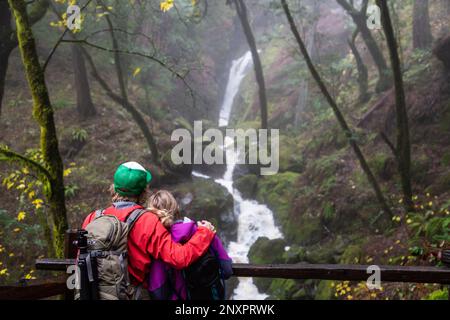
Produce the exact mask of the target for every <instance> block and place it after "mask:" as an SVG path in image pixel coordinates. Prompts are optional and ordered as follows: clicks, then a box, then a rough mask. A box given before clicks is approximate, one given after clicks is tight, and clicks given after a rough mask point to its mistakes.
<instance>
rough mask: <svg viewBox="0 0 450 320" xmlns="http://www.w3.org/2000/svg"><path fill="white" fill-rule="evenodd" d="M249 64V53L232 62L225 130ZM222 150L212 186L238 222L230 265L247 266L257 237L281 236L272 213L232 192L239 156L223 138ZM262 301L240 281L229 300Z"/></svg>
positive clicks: (250, 282) (231, 142)
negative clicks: (226, 195) (226, 197)
mask: <svg viewBox="0 0 450 320" xmlns="http://www.w3.org/2000/svg"><path fill="white" fill-rule="evenodd" d="M251 64H252V56H251V53H250V52H247V53H246V54H245V55H243V56H242V57H241V58H239V59H237V60H235V61H233V64H232V66H231V69H230V76H229V78H228V84H227V88H226V91H225V97H224V100H223V104H222V108H221V112H220V120H219V126H220V127H226V126H228V124H229V121H230V115H231V111H232V108H233V103H234V100H235V98H236V95H237V94H238V92H239V88H240V85H241V82H242V80H243V79H244V77H245V76H246V74H247V72H248V69H249V67H250V66H251ZM225 148H226V150H225V153H226V161H227V170H226V172H225V175H224V176H223V178H222V179H217V180H216V182H217V183H218V184H220V185H222V186H224V187H225V188H226V189H227V190H228V191H229V192H230V194H231V195H232V196H233V199H234V214H235V216H236V217H237V219H238V232H237V241H236V242H231V243H230V244H229V246H228V253H229V255H230V256H231V258H232V259H233V262H235V263H248V257H247V255H248V252H249V250H250V247H251V246H252V245H253V244H254V243H255V241H256V240H257V239H258V238H259V237H267V238H269V239H277V238H281V237H282V234H281V232H280V231H279V229H278V228H277V227H276V226H275V222H274V219H273V213H272V211H271V210H270V209H269V208H268V207H267V206H265V205H262V204H259V203H258V202H256V201H252V200H244V199H243V198H242V196H241V194H240V193H239V191H238V190H236V189H234V188H233V171H234V169H235V167H236V164H237V159H238V156H239V154H237V152H236V150H235V148H234V139H233V138H231V137H226V138H225ZM194 175H196V176H197V177H202V178H209V177H207V176H205V175H202V174H199V173H194ZM266 297H267V296H266V295H265V294H261V293H259V292H258V289H257V288H256V286H255V285H254V284H253V279H251V278H240V279H239V284H238V287H237V288H236V289H235V291H234V295H233V299H235V300H249V299H250V300H263V299H265V298H266Z"/></svg>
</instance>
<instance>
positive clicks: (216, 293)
mask: <svg viewBox="0 0 450 320" xmlns="http://www.w3.org/2000/svg"><path fill="white" fill-rule="evenodd" d="M184 278H185V281H186V287H187V296H188V300H224V299H225V285H224V283H223V281H222V276H221V269H220V264H219V260H218V258H217V257H216V255H215V254H214V253H213V252H212V250H211V249H209V250H208V251H207V252H206V253H205V254H204V255H203V256H201V257H200V258H199V259H198V260H197V261H195V262H194V263H193V264H192V265H190V266H189V267H187V268H186V269H185V270H184Z"/></svg>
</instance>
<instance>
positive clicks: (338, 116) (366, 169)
mask: <svg viewBox="0 0 450 320" xmlns="http://www.w3.org/2000/svg"><path fill="white" fill-rule="evenodd" d="M281 5H282V7H283V9H284V12H285V14H286V17H287V20H288V22H289V25H290V27H291V30H292V33H293V34H294V37H295V39H296V41H297V43H298V45H299V47H300V51H301V53H302V55H303V57H304V58H305V60H306V64H307V65H308V68H309V70H310V72H311V74H312V76H313V78H314V80H315V81H316V82H317V84H318V86H319V88H320V90H321V92H322V94H323V95H324V96H325V98H326V100H327V102H328V104H329V105H330V107H331V109H332V110H333V113H334V115H335V116H336V119H337V120H338V122H339V125H340V126H341V128H342V130H343V131H344V133H345V135H346V136H347V139H348V142H349V144H350V146H351V148H352V149H353V152H354V153H355V155H356V157H357V159H358V161H359V163H360V165H361V168H362V169H363V171H364V173H365V174H366V176H367V179H368V180H369V183H370V185H371V186H372V188H373V190H374V192H375V194H376V196H377V199H378V201H379V203H380V206H381V208H382V209H383V210H384V211H385V213H387V214H388V215H390V216H392V215H393V214H392V211H391V209H390V207H389V205H388V203H387V201H386V199H385V197H384V195H383V193H382V191H381V188H380V185H379V184H378V182H377V180H376V178H375V176H374V174H373V172H372V170H371V169H370V167H369V165H368V164H367V161H366V159H365V157H364V155H363V153H362V151H361V149H360V148H359V146H358V144H357V143H356V141H355V137H354V134H353V131H352V130H351V129H350V127H349V126H348V124H347V121H346V120H345V118H344V116H343V114H342V113H341V111H340V109H339V107H338V106H337V104H336V101H335V100H334V99H333V98H332V97H331V94H330V92H329V91H328V89H327V87H326V85H325V83H324V82H323V80H322V78H321V77H320V75H319V72H318V71H317V69H316V67H315V66H314V64H313V62H312V60H311V57H310V56H309V53H308V50H307V49H306V46H305V43H304V42H303V40H302V38H301V36H300V33H299V31H298V29H297V26H296V25H295V22H294V19H293V18H292V14H291V11H290V9H289V6H288V4H287V2H286V0H281Z"/></svg>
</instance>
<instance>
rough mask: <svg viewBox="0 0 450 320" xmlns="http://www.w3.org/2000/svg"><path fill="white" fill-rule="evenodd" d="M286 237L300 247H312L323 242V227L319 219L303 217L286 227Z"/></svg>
mask: <svg viewBox="0 0 450 320" xmlns="http://www.w3.org/2000/svg"><path fill="white" fill-rule="evenodd" d="M285 230H286V231H285V235H286V238H287V239H288V240H289V241H292V242H293V243H296V244H299V245H305V246H306V245H312V244H314V243H317V242H319V241H320V240H322V238H323V236H324V234H323V231H324V229H323V226H322V223H321V221H320V218H319V217H311V216H302V217H300V218H299V219H298V221H295V222H294V221H292V222H291V223H290V224H288V225H286V227H285Z"/></svg>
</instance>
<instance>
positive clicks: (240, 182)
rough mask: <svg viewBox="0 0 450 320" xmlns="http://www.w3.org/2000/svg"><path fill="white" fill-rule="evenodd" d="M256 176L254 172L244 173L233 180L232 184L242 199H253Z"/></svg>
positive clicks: (256, 182)
mask: <svg viewBox="0 0 450 320" xmlns="http://www.w3.org/2000/svg"><path fill="white" fill-rule="evenodd" d="M257 185H258V177H257V176H256V175H254V174H248V175H245V176H243V177H241V178H239V179H237V180H235V181H234V183H233V186H234V187H235V188H236V189H237V190H238V191H239V192H240V193H241V195H242V197H243V198H244V199H254V198H255V194H256V188H257Z"/></svg>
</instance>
